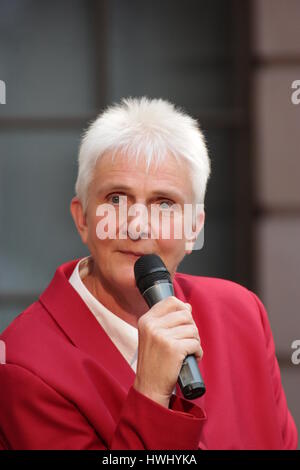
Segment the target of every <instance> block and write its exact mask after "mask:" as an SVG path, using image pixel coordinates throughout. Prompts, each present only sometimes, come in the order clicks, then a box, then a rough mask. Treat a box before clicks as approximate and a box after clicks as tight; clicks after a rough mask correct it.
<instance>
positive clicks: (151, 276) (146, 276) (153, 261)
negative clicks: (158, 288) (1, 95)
mask: <svg viewBox="0 0 300 470" xmlns="http://www.w3.org/2000/svg"><path fill="white" fill-rule="evenodd" d="M134 276H135V282H136V285H137V287H138V289H139V291H140V293H141V294H143V293H144V292H145V290H146V289H148V288H149V287H151V286H153V284H155V283H156V282H170V283H172V281H171V275H170V273H169V271H168V270H167V268H166V266H165V264H164V262H163V261H162V259H161V258H160V257H159V256H158V255H156V254H154V253H153V254H150V255H143V256H141V257H140V258H139V259H138V260H137V261H136V262H135V264H134Z"/></svg>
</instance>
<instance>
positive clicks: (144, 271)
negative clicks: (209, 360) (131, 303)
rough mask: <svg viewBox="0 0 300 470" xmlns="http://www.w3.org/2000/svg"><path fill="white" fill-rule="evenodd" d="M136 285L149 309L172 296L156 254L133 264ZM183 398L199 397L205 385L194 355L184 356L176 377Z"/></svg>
mask: <svg viewBox="0 0 300 470" xmlns="http://www.w3.org/2000/svg"><path fill="white" fill-rule="evenodd" d="M134 276H135V281H136V285H137V287H138V289H139V291H140V293H141V294H142V296H143V297H144V299H145V301H146V302H147V304H148V306H149V307H150V308H151V307H153V305H154V304H156V303H157V302H159V301H160V300H163V299H165V298H166V297H170V296H171V295H174V289H173V284H172V280H171V275H170V273H169V271H168V270H167V268H166V266H165V264H164V262H163V261H162V259H161V258H160V257H159V256H158V255H156V254H150V255H143V256H141V257H140V258H139V259H138V260H137V261H136V262H135V264H134ZM178 383H179V386H180V389H181V391H182V393H183V396H184V397H185V398H187V399H188V400H194V399H195V398H198V397H201V396H202V395H203V394H204V393H205V391H206V388H205V385H204V382H203V379H202V377H201V374H200V371H199V367H198V364H197V360H196V357H195V355H194V354H189V355H188V356H186V358H185V359H184V361H183V363H182V368H181V370H180V373H179V376H178Z"/></svg>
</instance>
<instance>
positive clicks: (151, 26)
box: [0, 0, 300, 428]
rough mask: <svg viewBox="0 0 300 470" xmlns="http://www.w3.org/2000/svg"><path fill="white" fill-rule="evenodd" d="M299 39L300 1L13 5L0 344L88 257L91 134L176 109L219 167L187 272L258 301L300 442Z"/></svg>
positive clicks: (2, 108) (0, 246)
mask: <svg viewBox="0 0 300 470" xmlns="http://www.w3.org/2000/svg"><path fill="white" fill-rule="evenodd" d="M299 24H300V2H299V1H298V0H243V1H240V0H186V1H185V2H182V1H179V0H178V1H177V0H160V1H158V0H151V1H149V0H107V1H104V0H103V1H100V0H99V1H93V0H90V1H86V0H85V1H84V0H52V1H51V2H50V1H49V2H46V1H38V0H0V80H2V81H4V82H5V84H6V103H5V104H0V217H1V219H0V331H2V330H3V329H4V328H5V327H6V326H7V325H8V324H9V323H10V322H11V321H12V319H13V318H14V317H15V316H17V315H18V314H19V313H20V312H21V311H22V310H23V309H24V308H25V307H27V306H28V305H29V304H30V303H32V302H33V301H35V300H36V298H37V297H38V296H39V294H40V293H41V292H42V290H43V289H44V288H45V287H46V286H47V285H48V283H49V282H50V280H51V278H52V276H53V274H54V272H55V270H56V268H57V266H58V265H60V264H62V263H63V262H65V261H68V260H70V259H74V258H78V257H80V256H85V255H86V254H88V253H87V250H86V248H85V247H84V246H83V245H82V243H81V240H80V238H79V235H78V234H77V232H76V228H75V226H74V224H73V221H72V219H71V215H70V212H69V204H70V200H71V198H72V196H73V195H74V184H75V179H76V174H77V161H76V159H77V151H78V145H79V141H80V137H81V135H82V131H83V129H84V128H86V127H87V125H88V123H89V122H90V121H91V120H92V119H94V118H95V117H96V115H97V114H98V113H99V112H100V111H101V110H103V108H104V107H105V106H107V105H109V104H112V103H113V102H116V101H119V100H120V99H121V98H123V97H129V96H143V95H146V96H148V97H152V98H158V97H161V98H164V99H168V100H170V101H171V102H173V103H174V104H176V105H178V106H180V107H182V108H183V109H184V110H186V111H187V112H188V113H190V114H191V115H192V116H194V117H195V118H197V119H198V121H199V124H200V126H201V127H202V129H203V131H204V133H205V136H206V139H207V143H208V147H209V153H210V157H211V161H212V176H211V179H210V181H209V184H208V189H207V198H206V203H205V206H206V224H205V243H204V247H203V249H202V250H199V251H194V252H193V253H192V255H190V256H188V257H186V258H185V260H184V261H183V262H182V264H181V265H180V270H181V271H182V272H189V273H192V274H196V275H201V276H213V277H221V278H225V279H230V280H232V281H235V282H238V283H240V284H242V285H244V286H246V287H247V288H248V289H251V290H253V291H254V292H256V293H257V294H258V295H259V297H260V298H261V300H262V301H263V303H264V304H265V306H266V308H267V311H268V313H269V318H270V322H271V326H272V330H273V333H274V338H275V342H276V351H277V357H278V360H279V363H280V367H281V372H282V380H283V384H284V388H285V390H286V393H287V398H288V403H289V406H290V408H291V411H292V413H293V415H294V417H295V418H296V421H297V424H298V427H299V428H300V405H299V403H298V396H299V391H300V365H299V366H298V367H297V366H296V365H294V364H292V362H291V354H292V352H293V350H292V349H291V344H292V342H293V341H294V340H296V339H300V320H299V305H300V294H299V278H300V250H299V247H298V243H299V241H300V188H299V176H300V158H299V157H300V156H299V148H300V146H299V144H300V137H299V136H300V104H299V105H295V104H293V103H292V101H291V94H292V89H291V84H292V82H293V81H294V80H297V79H298V80H300V28H299ZM200 334H201V332H200Z"/></svg>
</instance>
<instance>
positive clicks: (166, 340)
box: [134, 254, 205, 407]
mask: <svg viewBox="0 0 300 470" xmlns="http://www.w3.org/2000/svg"><path fill="white" fill-rule="evenodd" d="M134 271H135V278H136V282H137V286H138V288H139V290H140V292H141V294H142V295H143V297H144V299H145V301H146V302H147V304H148V305H149V307H151V308H150V310H149V311H148V312H147V313H145V314H144V315H143V316H142V317H141V318H140V319H139V321H138V330H139V349H138V363H137V371H136V379H135V382H134V387H135V388H136V389H137V390H138V391H140V392H141V393H143V394H144V395H146V396H148V397H149V398H151V399H153V400H154V401H156V402H158V403H160V404H161V405H163V406H166V407H168V405H169V400H170V397H171V394H172V391H173V389H174V386H175V384H176V382H177V381H178V383H179V385H180V387H181V390H182V392H183V395H184V396H185V398H188V399H193V398H196V397H199V396H201V395H203V393H205V385H204V383H203V380H202V378H201V375H200V372H199V368H198V364H197V361H196V358H198V359H201V358H202V355H203V351H202V348H201V343H200V337H199V332H198V329H197V326H196V324H195V322H194V320H193V317H192V314H191V308H190V306H189V304H186V303H184V302H182V301H181V300H179V299H177V298H176V297H174V292H173V286H172V282H171V278H170V274H169V272H168V270H167V268H166V267H165V265H164V263H163V262H162V260H161V259H160V257H159V256H157V255H154V254H153V255H144V256H141V257H140V258H139V259H138V260H137V261H136V263H135V266H134Z"/></svg>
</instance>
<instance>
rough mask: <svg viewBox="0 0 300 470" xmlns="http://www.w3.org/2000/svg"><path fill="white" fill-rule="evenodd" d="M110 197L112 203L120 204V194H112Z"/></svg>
mask: <svg viewBox="0 0 300 470" xmlns="http://www.w3.org/2000/svg"><path fill="white" fill-rule="evenodd" d="M108 199H109V200H110V201H111V202H112V204H115V205H118V204H120V202H121V200H120V194H110V195H109V196H108Z"/></svg>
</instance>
